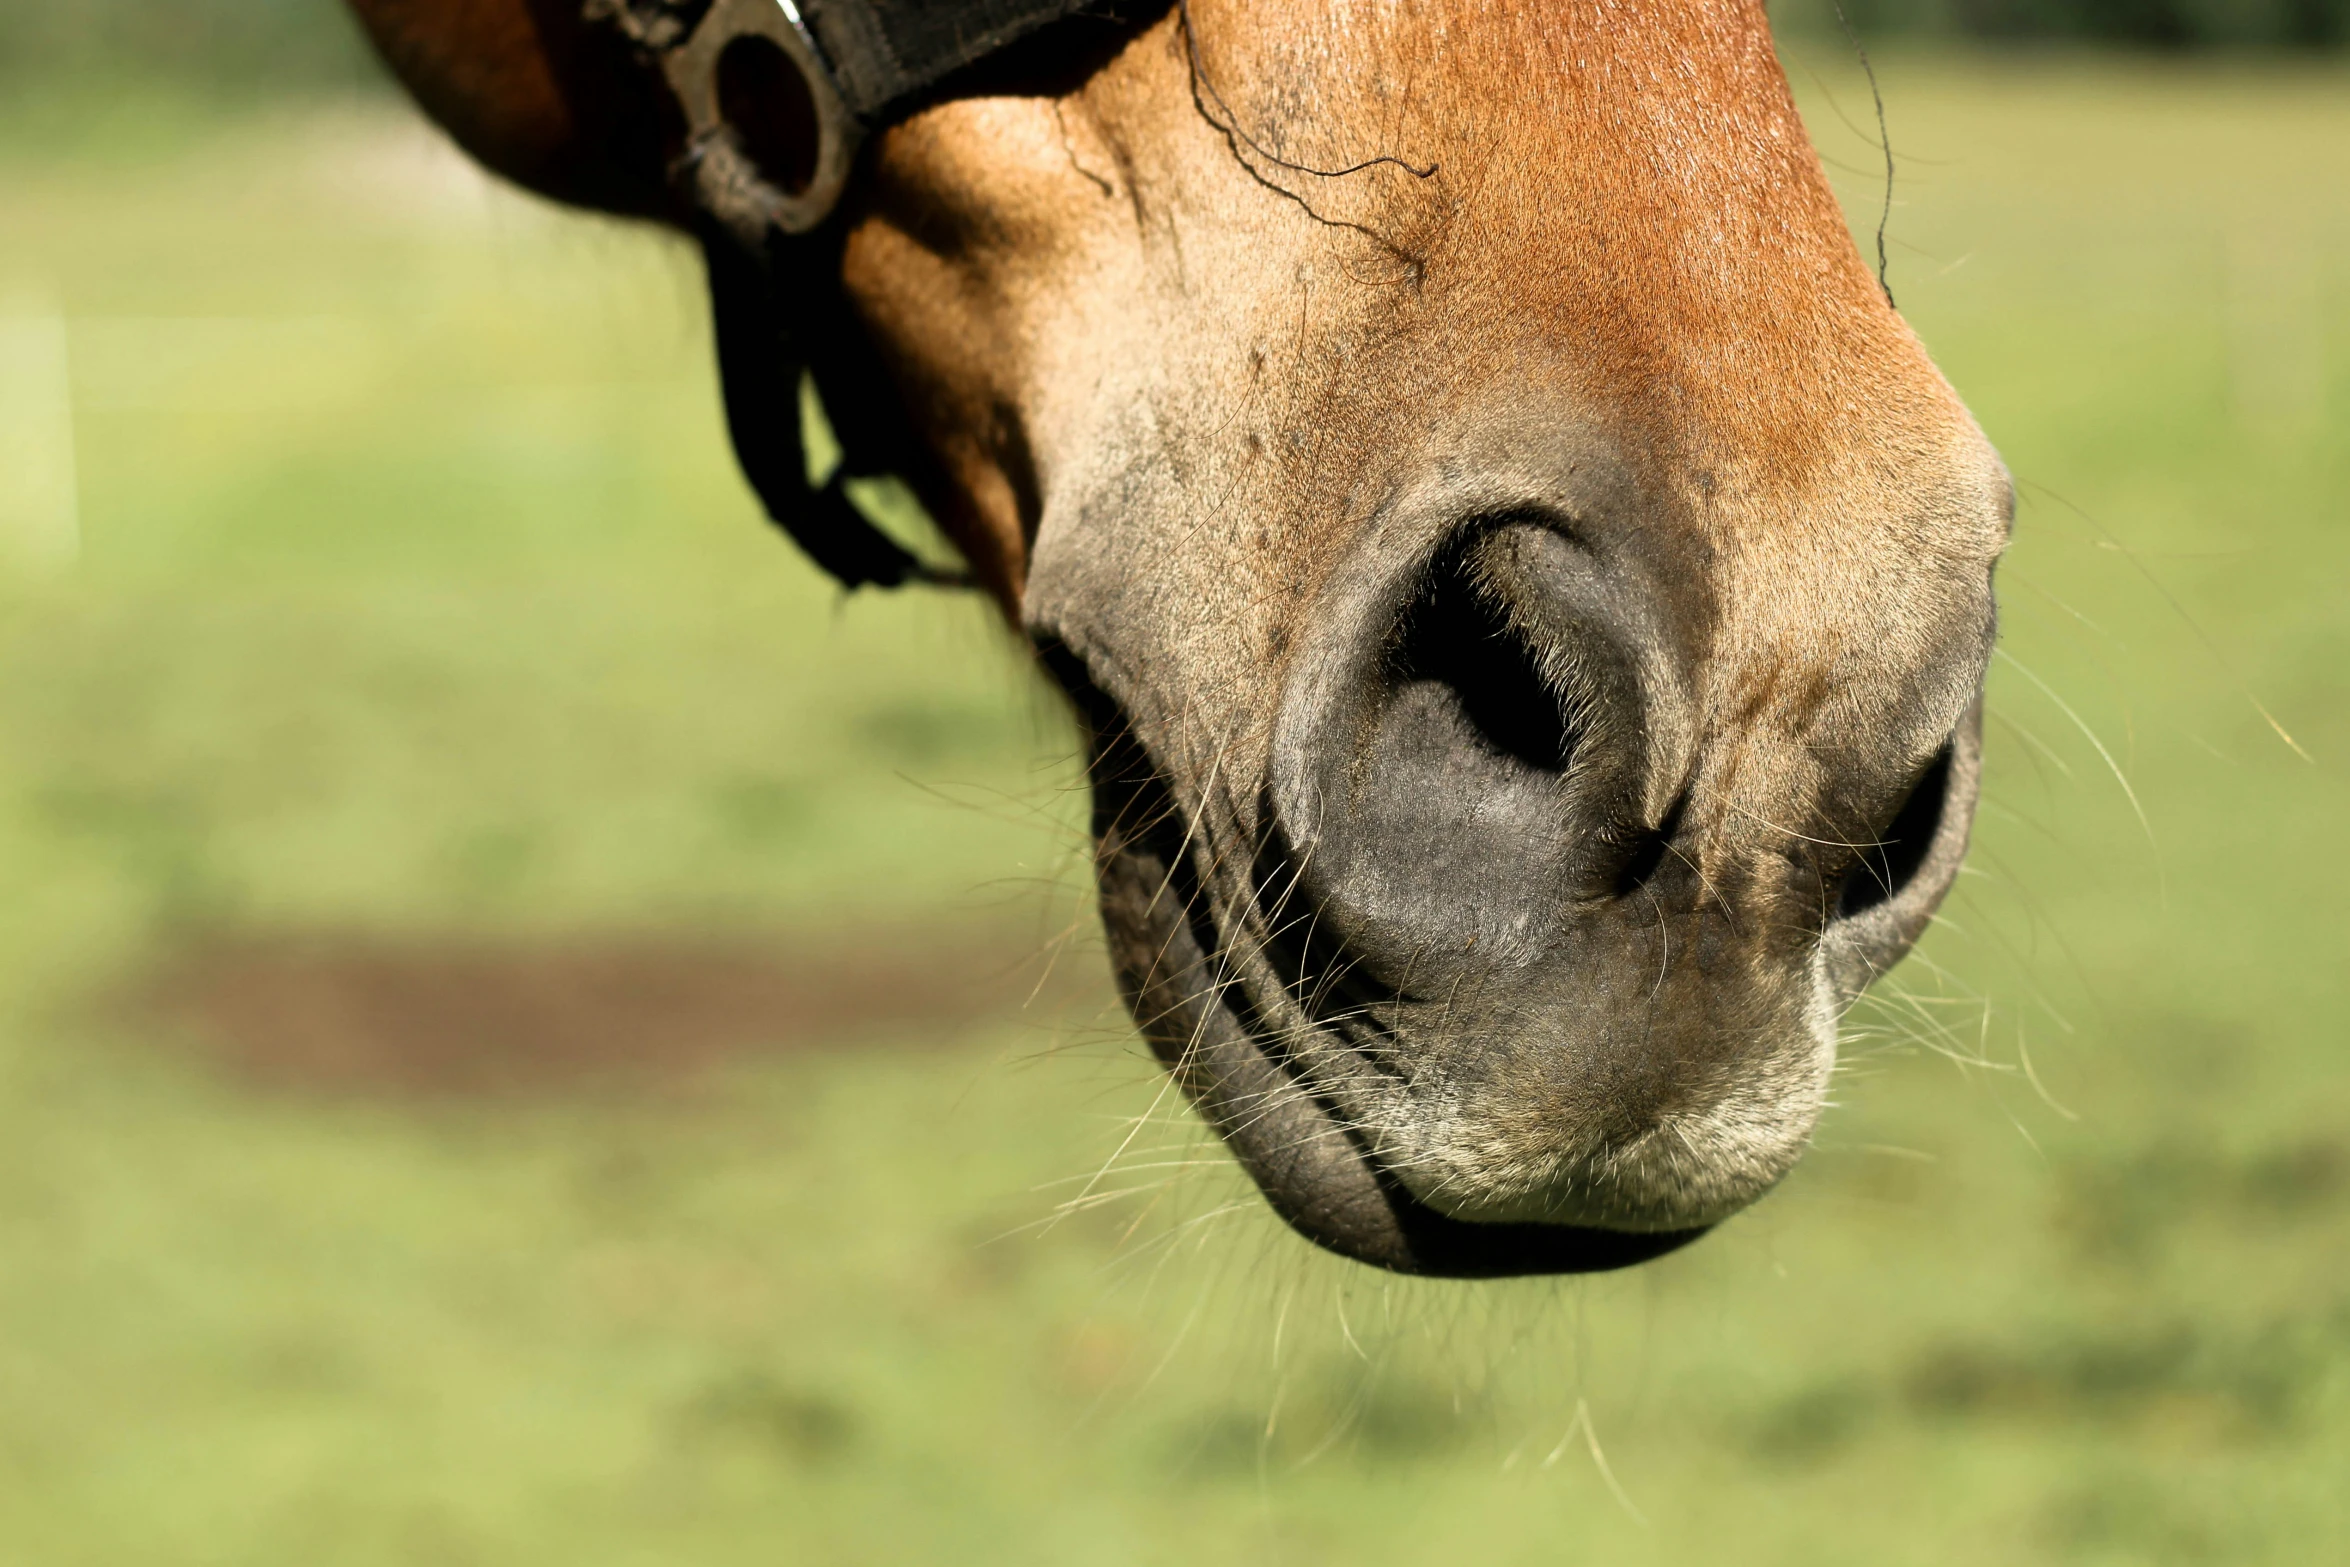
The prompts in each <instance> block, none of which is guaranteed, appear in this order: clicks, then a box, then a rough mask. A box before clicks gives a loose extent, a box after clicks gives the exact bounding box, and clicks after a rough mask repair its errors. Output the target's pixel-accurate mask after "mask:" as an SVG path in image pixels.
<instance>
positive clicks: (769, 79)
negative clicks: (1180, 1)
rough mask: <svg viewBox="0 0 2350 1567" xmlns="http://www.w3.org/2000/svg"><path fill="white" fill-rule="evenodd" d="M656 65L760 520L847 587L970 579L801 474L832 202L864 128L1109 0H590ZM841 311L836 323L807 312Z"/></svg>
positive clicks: (827, 304)
mask: <svg viewBox="0 0 2350 1567" xmlns="http://www.w3.org/2000/svg"><path fill="white" fill-rule="evenodd" d="M583 3H584V7H585V11H586V14H587V16H588V17H589V19H590V20H592V21H598V22H603V23H606V24H609V25H612V26H615V27H617V28H619V29H620V30H621V31H622V32H623V33H624V34H625V35H626V36H627V37H628V38H629V39H630V41H631V42H632V43H634V44H635V46H636V47H637V49H638V50H639V51H640V52H641V53H642V54H643V55H644V56H645V57H646V58H647V60H648V62H649V63H652V64H655V65H657V66H658V68H659V70H660V71H661V74H662V76H663V77H664V78H665V79H666V80H667V82H668V85H669V88H670V90H671V92H673V93H674V94H675V95H676V98H677V101H678V104H679V106H680V108H681V109H682V110H683V111H684V116H685V122H686V133H687V134H686V145H685V151H684V153H683V155H682V156H681V157H680V158H679V159H678V162H677V164H676V166H675V169H674V174H675V177H676V180H677V184H678V189H679V194H680V195H681V196H682V197H683V198H684V199H685V201H686V202H687V203H688V204H689V205H690V206H691V208H692V210H693V213H694V217H695V221H696V223H697V226H698V227H699V229H700V231H701V238H702V248H703V253H704V255H705V258H706V259H707V261H708V264H709V270H710V300H711V311H712V315H713V318H714V320H715V323H716V327H717V335H718V368H719V380H720V383H721V385H722V386H723V387H724V390H725V396H726V423H727V430H728V433H729V434H730V435H731V436H732V437H733V440H734V450H735V456H736V458H737V459H738V460H739V461H740V462H741V463H742V468H743V473H744V476H745V477H747V478H748V479H749V480H750V482H751V487H752V488H753V489H754V490H756V491H757V492H758V494H759V499H760V501H761V503H762V504H764V505H765V507H766V508H767V515H768V516H769V517H771V518H772V519H774V521H775V524H776V525H777V526H778V527H780V528H781V529H782V530H783V531H784V532H785V533H787V534H789V535H790V536H791V538H792V540H793V542H795V543H797V544H798V545H799V546H800V548H801V549H802V550H804V551H806V552H807V554H808V556H809V557H810V558H811V559H813V560H814V561H815V562H816V564H817V565H819V566H821V567H823V568H824V570H826V571H827V572H829V573H831V574H832V575H833V576H834V577H835V578H837V579H839V581H840V583H841V585H842V586H843V587H845V588H852V589H853V588H857V587H861V586H863V585H864V584H866V583H874V584H876V585H878V586H881V587H897V586H900V585H901V584H903V583H906V582H930V583H938V584H945V585H955V586H968V585H969V584H970V580H971V579H970V576H969V574H968V573H965V572H961V571H949V570H942V569H940V568H938V567H935V566H931V565H928V564H926V563H925V562H923V561H921V560H918V559H917V558H915V557H914V556H913V555H912V554H910V553H908V552H907V551H906V550H905V549H904V548H903V547H902V546H900V545H899V544H898V543H897V542H896V541H895V540H893V539H891V538H890V537H889V536H888V535H887V534H885V533H883V532H882V531H881V530H880V529H879V528H877V527H875V526H874V525H873V523H872V522H871V521H869V520H868V519H867V518H866V516H865V514H864V513H863V512H861V511H859V510H858V509H857V508H856V507H855V506H854V505H853V504H851V503H850V501H849V499H848V496H847V494H846V493H845V492H844V491H843V490H842V487H841V486H842V482H843V480H844V479H846V478H847V477H848V476H849V473H848V469H849V464H848V463H847V462H845V461H844V462H843V463H842V465H841V467H840V470H839V471H836V472H835V473H834V475H833V476H832V477H831V479H829V480H828V481H826V482H825V483H824V484H823V485H821V486H816V485H812V484H811V483H810V482H809V480H808V473H807V457H806V452H805V449H804V447H803V444H802V439H801V433H800V402H799V397H800V378H801V376H802V374H803V373H804V372H805V370H806V369H807V368H808V366H809V363H810V361H811V358H812V357H816V356H817V354H818V352H819V350H818V348H817V343H818V340H821V339H824V338H826V337H828V336H833V335H835V334H837V332H838V331H839V330H840V327H839V323H838V320H837V317H838V315H839V308H838V301H837V300H836V299H832V298H830V297H828V294H827V292H826V291H827V289H828V287H829V281H830V277H831V275H832V273H833V271H834V267H835V265H836V264H837V260H838V254H839V252H838V241H839V235H838V233H837V232H836V230H837V225H834V224H832V223H831V222H830V219H831V217H832V214H833V211H834V209H835V208H836V207H837V206H838V204H839V202H840V198H841V194H842V192H843V190H844V189H845V188H846V186H847V184H848V180H849V176H850V173H851V171H852V169H853V168H854V166H855V160H856V155H857V149H858V147H859V145H860V144H861V143H862V142H863V141H864V139H865V137H866V136H867V135H869V134H871V133H873V132H876V131H879V130H882V129H884V128H886V127H887V126H889V125H890V124H892V123H893V122H895V121H897V120H899V119H902V118H904V117H905V116H906V115H907V114H909V113H911V112H913V111H914V110H915V109H917V108H920V107H922V106H923V105H924V104H925V103H926V102H929V101H931V100H933V99H934V98H936V97H937V96H939V95H940V94H941V90H942V89H944V88H946V87H948V86H949V85H950V84H951V83H952V82H953V81H954V80H955V79H956V78H958V77H961V76H963V75H965V74H966V73H968V72H970V71H971V70H972V68H973V67H976V66H979V65H981V64H982V63H983V62H985V61H988V60H991V59H993V58H995V57H998V56H1000V55H1001V54H1002V53H1003V52H1004V51H1006V50H1007V49H1009V48H1010V47H1011V46H1013V45H1014V44H1018V43H1021V42H1023V41H1025V40H1027V39H1028V38H1030V36H1031V35H1033V34H1036V33H1038V32H1039V31H1040V30H1041V29H1044V28H1046V27H1048V26H1050V25H1051V24H1052V23H1055V22H1059V21H1062V20H1064V19H1066V18H1069V17H1072V16H1076V15H1079V14H1080V13H1085V12H1093V13H1096V14H1104V13H1106V12H1109V11H1110V10H1112V9H1113V8H1114V6H1115V4H1116V0H1110V3H1108V4H1105V3H1104V0H799V3H798V4H796V5H795V4H794V0H583ZM818 314H824V315H830V316H832V317H834V318H835V319H834V321H833V322H832V330H831V331H829V332H828V331H827V330H826V329H825V326H824V324H823V323H819V322H814V321H811V320H810V319H808V318H810V317H813V316H816V315H818Z"/></svg>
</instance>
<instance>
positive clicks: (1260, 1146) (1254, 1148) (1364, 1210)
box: [1099, 837, 1704, 1279]
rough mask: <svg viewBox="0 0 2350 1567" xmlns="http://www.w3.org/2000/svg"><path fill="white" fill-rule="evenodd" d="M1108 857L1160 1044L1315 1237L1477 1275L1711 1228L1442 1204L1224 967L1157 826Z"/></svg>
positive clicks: (1577, 1262)
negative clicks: (1339, 1099)
mask: <svg viewBox="0 0 2350 1567" xmlns="http://www.w3.org/2000/svg"><path fill="white" fill-rule="evenodd" d="M1099 868H1100V874H1101V889H1102V913H1103V921H1104V925H1105V927H1106V928H1107V930H1108V932H1109V938H1110V947H1111V953H1112V956H1113V958H1114V959H1115V961H1116V966H1117V969H1118V972H1119V974H1120V976H1121V979H1122V981H1123V983H1124V985H1125V987H1126V992H1127V1000H1128V1003H1129V1005H1130V1006H1131V1007H1132V1008H1133V1010H1134V1013H1135V1016H1136V1017H1137V1018H1139V1019H1142V1020H1145V1023H1146V1027H1145V1030H1144V1032H1145V1033H1146V1035H1147V1036H1148V1037H1149V1038H1150V1040H1151V1044H1152V1048H1153V1049H1154V1050H1155V1051H1156V1052H1157V1053H1158V1055H1159V1057H1160V1059H1161V1060H1162V1061H1163V1062H1165V1064H1166V1065H1167V1068H1168V1070H1169V1071H1171V1072H1172V1073H1173V1074H1174V1075H1175V1077H1176V1079H1177V1081H1178V1082H1179V1083H1180V1084H1181V1085H1182V1087H1183V1088H1184V1090H1185V1092H1186V1093H1187V1094H1188V1095H1189V1096H1190V1098H1191V1100H1192V1102H1193V1104H1194V1105H1196V1106H1197V1107H1198V1109H1199V1111H1200V1112H1201V1114H1202V1115H1203V1116H1204V1117H1205V1118H1206V1119H1207V1121H1208V1122H1209V1124H1210V1125H1212V1126H1214V1127H1215V1129H1216V1130H1217V1132H1218V1133H1219V1134H1220V1135H1221V1136H1222V1137H1223V1139H1224V1141H1225V1142H1226V1144H1227V1145H1228V1146H1229V1147H1230V1148H1231V1149H1232V1152H1233V1154H1234V1156H1235V1157H1236V1158H1237V1159H1238V1160H1239V1161H1240V1164H1241V1166H1242V1168H1244V1169H1246V1170H1247V1171H1248V1173H1249V1175H1250V1176H1251V1178H1253V1179H1254V1180H1255V1181H1256V1183H1257V1186H1258V1188H1259V1189H1260V1190H1261V1191H1262V1192H1263V1193H1264V1195H1265V1198H1266V1200H1267V1201H1268V1202H1269V1203H1270V1204H1271V1205H1272V1207H1273V1209H1274V1211H1275V1212H1277V1213H1279V1214H1280V1215H1281V1217H1282V1218H1283V1219H1284V1220H1286V1221H1287V1222H1288V1223H1289V1225H1290V1226H1291V1227H1292V1228H1294V1229H1295V1230H1296V1231H1297V1232H1298V1233H1299V1234H1301V1235H1303V1236H1304V1237H1305V1238H1306V1239H1307V1240H1310V1241H1312V1242H1314V1243H1315V1244H1316V1245H1318V1246H1322V1247H1324V1248H1326V1249H1328V1250H1330V1251H1334V1252H1337V1253H1338V1254H1339V1255H1340V1256H1343V1257H1348V1258H1352V1259H1353V1260H1355V1261H1357V1262H1364V1263H1369V1264H1371V1265H1372V1266H1374V1267H1379V1268H1385V1269H1387V1270H1389V1271H1391V1272H1395V1273H1406V1274H1419V1275H1425V1276H1429V1277H1436V1278H1463V1279H1471V1278H1505V1277H1511V1276H1514V1275H1521V1274H1558V1273H1597V1272H1604V1271H1606V1270H1609V1269H1613V1268H1624V1267H1630V1266H1632V1265H1634V1264H1636V1263H1642V1262H1646V1261H1648V1260H1650V1259H1651V1258H1654V1257H1660V1256H1662V1255H1664V1254H1665V1253H1666V1252H1669V1251H1673V1250H1675V1249H1677V1248H1679V1247H1681V1246H1684V1245H1686V1244H1688V1243H1689V1242H1690V1241H1693V1240H1695V1239H1696V1238H1697V1237H1698V1236H1699V1235H1701V1234H1703V1233H1704V1230H1703V1229H1684V1230H1675V1231H1665V1232H1658V1231H1632V1230H1614V1229H1597V1228H1590V1227H1585V1226H1580V1225H1568V1224H1547V1223H1525V1222H1517V1223H1482V1222H1475V1221H1471V1220H1464V1219H1458V1218H1453V1217H1451V1216H1449V1215H1446V1214H1444V1213H1441V1212H1439V1211H1438V1210H1437V1209H1435V1208H1433V1207H1431V1206H1429V1205H1428V1204H1427V1203H1425V1202H1423V1201H1422V1200H1420V1199H1419V1198H1418V1197H1416V1196H1414V1195H1413V1194H1412V1193H1411V1192H1410V1191H1409V1190H1407V1189H1406V1187H1405V1186H1404V1184H1403V1183H1402V1182H1401V1181H1400V1180H1398V1179H1397V1178H1396V1177H1395V1175H1394V1174H1393V1172H1391V1171H1390V1170H1388V1169H1387V1168H1386V1167H1385V1166H1384V1165H1383V1164H1382V1163H1381V1162H1380V1160H1379V1159H1378V1157H1377V1156H1376V1154H1374V1153H1373V1151H1372V1150H1371V1148H1370V1147H1369V1146H1367V1144H1366V1141H1365V1139H1364V1138H1363V1136H1362V1135H1361V1133H1360V1132H1359V1131H1358V1130H1356V1129H1355V1128H1354V1127H1352V1126H1350V1125H1349V1124H1348V1122H1347V1121H1346V1119H1345V1118H1344V1117H1342V1116H1341V1115H1340V1114H1339V1112H1338V1111H1337V1110H1335V1109H1334V1108H1333V1107H1332V1105H1331V1104H1330V1103H1329V1101H1328V1100H1327V1099H1325V1098H1324V1097H1322V1096H1320V1095H1318V1094H1316V1093H1315V1092H1313V1091H1312V1090H1311V1089H1310V1088H1309V1087H1307V1086H1306V1085H1305V1084H1304V1083H1302V1082H1301V1081H1300V1080H1299V1077H1298V1075H1297V1073H1296V1072H1295V1070H1294V1069H1293V1068H1292V1066H1291V1065H1290V1062H1289V1060H1288V1058H1287V1052H1285V1051H1284V1050H1283V1049H1282V1048H1281V1047H1280V1045H1279V1044H1278V1043H1276V1042H1275V1039H1274V1036H1273V1035H1272V1032H1271V1031H1270V1030H1267V1029H1265V1028H1263V1027H1261V1026H1260V1025H1258V1024H1257V1022H1256V1020H1255V1018H1254V1016H1253V1009H1252V1008H1250V1006H1249V1005H1248V1002H1247V1000H1246V999H1245V996H1244V994H1243V988H1242V986H1241V985H1240V984H1239V983H1238V982H1236V981H1234V980H1232V979H1230V978H1219V974H1218V970H1219V967H1220V965H1219V962H1218V959H1217V958H1216V957H1214V956H1212V955H1211V953H1212V950H1213V949H1212V948H1210V947H1208V946H1206V945H1203V942H1202V939H1201V938H1202V935H1203V931H1202V929H1201V925H1202V924H1203V923H1204V916H1203V915H1201V914H1200V911H1199V910H1198V909H1197V907H1196V902H1195V900H1193V899H1189V898H1186V897H1183V896H1179V895H1177V893H1176V891H1175V890H1174V889H1175V888H1176V887H1178V886H1180V884H1181V882H1182V879H1183V878H1182V876H1181V871H1180V866H1179V865H1176V866H1172V867H1171V866H1170V863H1169V861H1168V860H1167V859H1165V858H1164V857H1162V855H1161V854H1160V853H1158V852H1154V850H1153V848H1152V846H1151V845H1150V843H1149V840H1148V838H1147V837H1145V838H1141V839H1136V840H1127V841H1118V842H1113V843H1110V844H1106V845H1105V846H1104V852H1103V854H1102V856H1101V860H1100V867H1099ZM1171 869H1173V870H1174V871H1175V873H1176V874H1175V875H1173V876H1170V874H1169V872H1170V870H1171Z"/></svg>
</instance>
